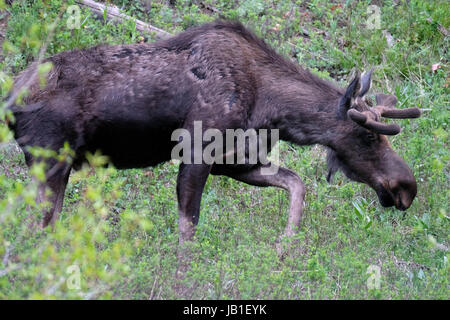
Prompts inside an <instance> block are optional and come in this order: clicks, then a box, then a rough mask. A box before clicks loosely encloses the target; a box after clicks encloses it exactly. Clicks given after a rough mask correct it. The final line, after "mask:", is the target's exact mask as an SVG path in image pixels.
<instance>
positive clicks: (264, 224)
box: [0, 0, 450, 299]
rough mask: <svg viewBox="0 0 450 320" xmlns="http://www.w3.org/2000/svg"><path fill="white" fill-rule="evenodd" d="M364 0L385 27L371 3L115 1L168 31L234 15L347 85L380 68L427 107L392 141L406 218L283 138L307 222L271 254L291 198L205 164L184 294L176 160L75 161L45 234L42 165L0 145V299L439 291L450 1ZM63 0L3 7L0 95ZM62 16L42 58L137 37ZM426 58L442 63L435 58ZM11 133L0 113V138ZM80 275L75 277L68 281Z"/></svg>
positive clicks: (406, 99)
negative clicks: (111, 164)
mask: <svg viewBox="0 0 450 320" xmlns="http://www.w3.org/2000/svg"><path fill="white" fill-rule="evenodd" d="M372 2H373V3H374V4H378V6H379V8H380V13H381V17H380V18H381V19H380V29H370V28H367V25H366V24H367V21H368V19H369V18H370V17H369V16H370V14H371V11H368V10H367V8H368V5H369V4H371V1H331V2H330V1H324V0H312V1H288V0H281V1H267V0H244V1H242V2H240V4H237V2H236V3H235V2H230V1H224V0H205V1H187V0H181V1H176V4H175V6H171V5H169V4H168V1H159V0H158V1H152V5H151V7H150V8H146V7H145V5H144V4H141V2H139V1H126V0H123V1H111V3H114V4H115V5H117V6H118V7H120V8H122V9H123V10H124V11H125V12H126V13H128V14H129V15H131V16H133V17H136V18H138V19H141V20H144V21H148V22H150V23H151V24H153V25H155V26H157V27H160V28H162V29H164V30H167V31H169V32H172V33H176V32H180V31H182V30H185V29H186V28H188V27H190V26H192V25H198V24H201V23H204V22H207V21H212V20H214V19H215V18H217V17H218V15H219V14H220V16H222V17H224V18H231V19H239V20H241V21H242V22H244V23H245V24H247V25H248V26H250V27H251V28H253V30H255V32H256V33H257V34H258V35H260V36H261V37H263V38H264V39H266V41H267V42H269V43H270V44H271V45H273V46H274V47H276V48H277V50H278V51H279V52H280V53H281V54H284V55H286V56H288V57H290V58H292V59H294V60H297V61H298V62H299V63H300V64H302V65H304V66H306V67H308V68H310V69H312V70H313V71H314V72H316V73H317V74H319V75H320V76H322V77H325V78H334V79H335V80H337V81H339V82H340V83H341V85H343V86H344V85H345V83H346V82H347V81H348V79H349V77H350V74H351V72H352V71H354V70H355V69H360V70H364V69H368V68H369V67H370V66H372V65H374V66H376V69H375V73H374V76H373V79H374V87H373V89H372V92H385V93H392V94H395V95H396V96H397V97H398V99H399V105H401V106H402V107H413V106H418V107H420V108H422V109H423V110H424V112H423V116H422V117H421V118H419V119H416V120H411V121H409V120H402V121H399V123H400V125H401V126H402V128H403V131H402V133H401V134H400V135H398V136H395V137H393V138H391V142H392V144H393V147H394V149H395V150H397V152H398V153H399V155H400V156H401V157H403V158H404V159H405V161H406V162H407V163H408V165H409V166H410V167H411V168H412V170H413V172H414V174H415V176H416V178H417V181H418V188H419V190H418V196H417V199H416V200H415V201H414V203H413V205H412V207H411V208H410V209H409V210H408V211H407V213H406V215H405V216H403V214H402V213H401V212H399V211H396V210H394V209H383V208H382V207H381V206H380V205H379V204H378V201H377V200H376V195H375V192H374V191H372V190H371V189H370V188H369V187H367V186H365V185H361V184H357V183H353V182H350V181H348V180H347V179H346V178H344V176H343V175H342V174H340V173H339V174H337V176H336V177H335V179H334V181H333V183H332V184H328V183H327V182H326V180H325V176H326V166H325V151H324V150H323V149H322V148H321V147H318V146H313V147H297V146H294V145H290V144H287V143H281V145H280V159H281V164H282V165H284V166H286V167H288V168H291V169H293V170H295V171H296V172H297V173H298V174H299V175H300V176H301V177H302V179H303V180H304V182H305V183H306V185H307V195H306V208H305V212H304V219H303V222H302V226H301V230H300V232H299V233H298V234H297V235H296V236H295V237H294V238H293V239H289V240H285V242H286V243H285V244H286V254H285V256H284V257H280V256H279V255H278V254H277V252H276V247H275V241H276V240H277V239H278V237H279V235H280V234H281V233H282V231H283V229H284V227H285V225H286V221H287V213H288V205H289V202H288V195H287V194H286V193H285V192H283V191H281V190H278V189H275V188H265V189H263V188H256V187H251V186H247V185H245V184H242V183H239V182H236V181H234V180H231V179H229V178H223V177H210V178H209V179H208V182H207V185H206V188H205V191H204V194H203V198H202V206H201V215H200V222H199V226H198V230H197V234H196V241H195V242H194V243H193V244H192V248H191V251H192V257H193V258H192V262H191V265H190V268H189V272H188V274H187V275H186V277H185V278H184V280H183V284H184V286H185V287H188V288H190V290H188V292H187V293H185V294H183V295H180V294H179V293H178V292H177V291H175V290H174V289H173V288H174V283H175V281H176V280H175V273H176V269H177V266H178V262H177V259H176V255H177V243H178V234H177V218H178V217H177V209H176V208H177V204H176V195H175V182H176V175H177V166H176V165H175V164H174V163H166V164H162V165H159V166H157V167H155V168H149V169H145V170H124V171H119V170H116V169H114V168H96V170H93V169H91V168H89V167H85V168H83V169H82V170H81V171H78V172H75V173H72V176H71V179H70V182H69V185H68V189H67V191H66V197H65V204H64V208H63V212H62V215H61V218H60V220H59V221H58V223H57V225H56V229H55V231H54V232H50V231H49V230H44V231H38V232H35V231H33V230H31V228H30V225H32V223H33V221H34V219H37V218H38V217H39V215H40V211H41V210H40V208H39V207H38V206H36V204H35V203H34V200H33V199H34V198H33V196H34V195H35V192H36V187H35V185H34V184H33V183H32V182H31V179H30V176H31V175H35V176H37V177H39V175H40V174H42V168H39V167H36V168H33V170H32V172H31V173H28V171H27V170H26V166H25V164H24V159H23V156H22V154H21V153H20V152H19V150H18V149H17V148H16V147H15V145H14V144H11V143H9V144H8V143H3V144H1V147H0V223H1V228H0V257H2V260H1V261H0V298H2V299H14V298H25V299H39V298H45V299H49V298H50V299H51V298H84V299H90V298H102V299H109V298H114V299H117V298H125V299H170V298H176V299H180V298H182V299H186V298H187V299H189V298H196V299H449V298H450V292H449V263H448V247H449V242H450V241H449V240H450V239H449V222H450V221H449V220H450V219H449V201H448V198H449V165H448V163H449V162H448V161H449V147H448V130H447V129H448V128H447V123H448V119H449V109H448V106H449V88H448V86H449V76H448V58H449V56H448V55H449V53H448V47H449V45H448V44H449V43H448V42H449V37H448V34H447V35H445V31H446V30H449V28H450V21H449V16H450V15H449V13H450V5H449V4H448V2H447V1H413V0H412V1H384V2H383V1H372ZM64 3H66V2H65V1H58V0H51V1H20V0H17V1H15V2H14V3H13V5H12V6H11V7H7V8H6V11H4V13H5V15H6V14H7V17H6V18H7V19H8V25H7V29H6V30H4V32H5V38H6V39H5V41H4V43H3V48H4V52H3V58H4V59H3V61H2V62H1V65H0V67H1V69H2V70H3V71H4V73H2V74H1V80H2V81H1V83H2V94H3V95H5V94H6V91H7V89H8V77H10V76H11V75H13V74H15V73H17V72H19V71H20V70H22V69H23V68H25V67H26V66H27V65H28V64H29V63H30V62H31V61H32V60H33V58H34V57H35V56H36V54H37V51H38V49H39V47H40V44H41V43H42V40H43V39H44V38H45V35H46V33H47V32H48V31H47V27H46V26H48V25H49V24H50V23H51V22H53V21H54V19H55V17H56V16H57V15H58V14H59V12H60V10H61V7H62V5H63V4H64ZM72 3H73V1H67V4H72ZM208 8H209V9H208ZM67 18H68V16H67V14H65V15H63V18H62V19H61V21H60V22H59V24H58V26H57V28H56V31H55V35H54V38H53V40H52V41H51V43H50V45H49V47H48V52H47V55H52V54H54V53H56V52H60V51H64V50H69V49H73V48H86V47H90V46H93V45H96V44H99V43H132V42H137V41H142V38H141V35H139V34H138V33H137V32H136V31H135V29H134V23H133V21H128V22H125V23H124V24H119V25H114V24H112V23H105V22H104V21H102V20H96V19H94V17H93V16H92V15H90V14H89V12H88V11H86V10H81V22H82V23H83V24H82V27H81V29H79V30H77V29H75V30H69V29H68V28H67V24H66V20H67ZM3 19H5V18H3ZM447 32H448V31H447ZM386 35H390V36H391V37H392V39H393V40H392V41H391V43H388V41H387V40H386V39H387V36H386ZM433 64H439V68H438V69H437V70H435V71H432V65H433ZM10 137H11V135H10V133H9V132H8V131H7V129H6V128H5V127H4V126H2V125H0V141H3V142H7V140H8V139H10ZM101 162H102V159H101V158H100V157H98V156H94V157H92V159H91V163H92V165H93V166H94V167H95V166H98V165H99V164H101ZM288 242H289V246H288ZM71 266H76V267H75V268H73V267H71ZM370 266H372V268H373V266H375V267H379V268H380V269H379V270H380V277H381V278H380V280H381V281H380V286H379V287H378V288H372V289H369V287H368V285H367V280H368V279H369V277H371V274H370V273H368V269H369V267H370ZM77 268H78V269H77ZM78 272H79V278H80V280H81V281H80V286H81V287H80V289H79V290H78V289H77V288H73V283H75V284H76V279H77V275H78ZM74 281H75V282H74ZM75 287H77V286H76V285H75Z"/></svg>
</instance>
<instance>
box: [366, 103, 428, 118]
mask: <svg viewBox="0 0 450 320" xmlns="http://www.w3.org/2000/svg"><path fill="white" fill-rule="evenodd" d="M375 109H377V110H378V111H379V112H380V115H381V116H382V117H385V118H392V119H409V118H419V117H420V115H421V112H420V109H419V108H407V109H395V108H389V107H385V106H376V107H375Z"/></svg>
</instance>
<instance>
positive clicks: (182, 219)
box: [177, 163, 211, 244]
mask: <svg viewBox="0 0 450 320" xmlns="http://www.w3.org/2000/svg"><path fill="white" fill-rule="evenodd" d="M210 170H211V166H210V165H206V164H183V163H182V164H181V165H180V169H179V171H178V180H177V197H178V213H179V220H178V227H179V229H180V239H179V242H180V244H183V243H184V242H185V241H189V240H191V239H192V237H193V236H194V233H195V226H196V225H197V223H198V219H199V215H200V202H201V198H202V193H203V188H204V186H205V183H206V180H207V178H208V175H209V172H210Z"/></svg>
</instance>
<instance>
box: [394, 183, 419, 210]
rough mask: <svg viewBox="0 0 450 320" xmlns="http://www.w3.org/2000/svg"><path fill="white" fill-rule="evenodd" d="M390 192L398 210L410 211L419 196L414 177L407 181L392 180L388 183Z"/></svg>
mask: <svg viewBox="0 0 450 320" xmlns="http://www.w3.org/2000/svg"><path fill="white" fill-rule="evenodd" d="M388 186H389V189H388V192H389V193H390V194H391V197H392V203H393V205H395V207H396V208H397V209H398V210H402V211H405V210H406V209H408V208H409V207H410V206H411V204H412V202H413V201H414V198H415V197H416V194H417V182H416V179H415V178H414V176H412V174H411V177H409V179H407V180H391V181H389V183H388Z"/></svg>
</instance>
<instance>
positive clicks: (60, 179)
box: [37, 163, 71, 228]
mask: <svg viewBox="0 0 450 320" xmlns="http://www.w3.org/2000/svg"><path fill="white" fill-rule="evenodd" d="M70 169H71V167H70V165H68V164H66V163H57V164H55V165H54V166H53V167H51V168H49V170H48V171H47V178H46V181H45V182H43V183H40V184H39V187H38V199H37V200H38V202H39V203H43V202H46V201H48V202H49V203H50V205H49V207H48V208H47V209H45V211H44V217H43V220H42V227H43V228H45V227H47V226H48V225H49V224H50V225H52V226H53V225H54V224H55V221H56V219H57V218H58V214H59V213H60V212H61V210H62V206H63V201H64V193H65V190H66V186H67V182H68V180H69V174H70Z"/></svg>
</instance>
